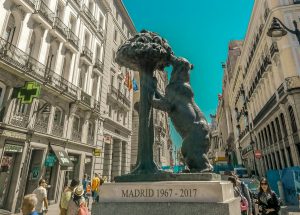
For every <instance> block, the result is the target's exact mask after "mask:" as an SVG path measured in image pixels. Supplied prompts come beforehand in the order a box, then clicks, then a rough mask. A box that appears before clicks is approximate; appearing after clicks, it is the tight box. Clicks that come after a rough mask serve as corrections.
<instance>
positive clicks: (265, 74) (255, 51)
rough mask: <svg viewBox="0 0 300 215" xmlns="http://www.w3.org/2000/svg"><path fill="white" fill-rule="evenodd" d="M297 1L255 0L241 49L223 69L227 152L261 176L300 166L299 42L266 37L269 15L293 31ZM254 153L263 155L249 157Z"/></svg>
mask: <svg viewBox="0 0 300 215" xmlns="http://www.w3.org/2000/svg"><path fill="white" fill-rule="evenodd" d="M296 3H297V1H293V0H255V3H254V7H253V11H252V15H251V18H250V21H249V26H248V29H247V33H246V36H245V39H244V42H243V44H242V46H241V52H240V53H239V55H238V56H237V60H236V63H235V65H234V66H232V65H229V64H228V63H227V65H226V68H225V73H224V77H225V76H229V78H228V82H227V84H228V86H229V87H227V90H228V92H227V95H228V97H229V107H228V108H227V110H228V111H229V112H230V114H231V116H232V121H231V123H230V124H232V128H233V134H234V144H233V146H234V147H233V148H230V151H231V152H232V153H235V154H236V155H237V156H238V159H239V163H240V164H244V165H245V166H246V167H247V168H248V170H249V172H250V171H251V172H252V173H253V172H254V171H257V172H258V174H259V175H260V176H262V175H265V173H266V171H267V170H270V169H282V168H285V167H290V166H296V165H297V166H299V155H300V147H299V146H300V141H299V135H300V132H299V128H300V127H299V126H300V121H299V119H300V112H299V110H300V92H299V88H300V77H299V75H300V61H299V59H300V54H299V53H300V52H299V49H300V46H299V43H298V41H297V39H296V37H295V36H294V35H292V34H290V33H288V34H287V36H285V37H283V38H282V39H281V40H279V41H277V42H274V41H273V40H272V39H271V38H270V37H268V36H267V31H268V29H269V27H270V25H271V23H272V19H273V17H277V18H279V19H280V20H282V22H283V23H284V24H285V25H286V26H288V27H290V28H291V29H293V24H292V21H293V20H296V21H297V22H298V21H299V14H300V5H299V4H296ZM223 93H226V92H223ZM226 97H227V96H226ZM223 98H224V96H223ZM229 127H230V126H229ZM228 130H230V129H228ZM255 153H256V154H257V155H259V154H261V155H262V157H261V158H256V159H254V155H255ZM258 157H259V156H258ZM254 162H255V163H254Z"/></svg>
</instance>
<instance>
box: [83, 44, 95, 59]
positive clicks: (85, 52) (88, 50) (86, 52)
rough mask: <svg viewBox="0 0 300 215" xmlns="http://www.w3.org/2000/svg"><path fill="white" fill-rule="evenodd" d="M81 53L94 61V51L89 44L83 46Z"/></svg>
mask: <svg viewBox="0 0 300 215" xmlns="http://www.w3.org/2000/svg"><path fill="white" fill-rule="evenodd" d="M81 55H82V56H85V57H86V58H88V59H89V61H91V62H92V59H93V53H92V51H91V50H90V49H89V48H88V47H87V46H83V47H82V52H81Z"/></svg>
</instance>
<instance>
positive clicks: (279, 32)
mask: <svg viewBox="0 0 300 215" xmlns="http://www.w3.org/2000/svg"><path fill="white" fill-rule="evenodd" d="M293 24H294V27H295V30H291V29H289V28H288V27H286V26H285V25H284V24H283V23H282V21H281V20H280V19H278V18H277V17H273V21H272V24H271V27H270V28H269V30H268V32H267V35H268V36H269V37H272V38H274V39H278V40H279V39H280V38H281V37H283V36H285V35H286V34H287V32H289V33H291V34H294V35H296V37H297V39H298V43H299V44H300V31H299V29H298V26H297V22H296V21H295V20H294V21H293Z"/></svg>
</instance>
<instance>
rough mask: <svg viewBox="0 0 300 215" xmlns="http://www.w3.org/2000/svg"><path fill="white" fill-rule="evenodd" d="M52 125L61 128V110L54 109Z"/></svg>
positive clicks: (62, 118) (62, 122)
mask: <svg viewBox="0 0 300 215" xmlns="http://www.w3.org/2000/svg"><path fill="white" fill-rule="evenodd" d="M54 124H55V125H59V126H63V124H64V115H63V111H62V109H60V108H59V107H56V108H55V113H54Z"/></svg>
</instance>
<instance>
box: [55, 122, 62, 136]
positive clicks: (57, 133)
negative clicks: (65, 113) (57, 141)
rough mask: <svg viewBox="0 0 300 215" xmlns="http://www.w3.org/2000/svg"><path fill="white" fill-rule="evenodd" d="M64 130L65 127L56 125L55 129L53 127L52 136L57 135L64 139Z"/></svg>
mask: <svg viewBox="0 0 300 215" xmlns="http://www.w3.org/2000/svg"><path fill="white" fill-rule="evenodd" d="M63 130H64V127H63V126H61V125H58V124H56V123H54V124H53V127H52V134H53V135H55V136H58V137H62V136H63Z"/></svg>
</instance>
